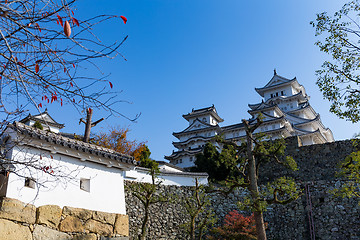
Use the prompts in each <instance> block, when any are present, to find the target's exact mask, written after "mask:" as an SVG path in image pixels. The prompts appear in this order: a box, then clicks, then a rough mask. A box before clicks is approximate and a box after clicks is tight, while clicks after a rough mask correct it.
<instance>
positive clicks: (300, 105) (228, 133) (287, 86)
mask: <svg viewBox="0 0 360 240" xmlns="http://www.w3.org/2000/svg"><path fill="white" fill-rule="evenodd" d="M255 90H256V92H257V93H258V94H259V95H260V96H261V97H262V98H263V99H262V101H261V102H260V103H256V104H249V105H248V106H249V108H250V110H248V113H249V114H250V115H251V118H250V119H249V122H250V124H251V122H254V121H255V120H256V117H257V116H258V115H259V114H262V116H263V119H262V120H263V124H261V126H260V127H259V128H258V129H257V130H256V131H255V132H264V133H266V134H267V136H268V137H269V138H271V139H276V138H280V137H284V138H286V137H290V136H299V137H300V140H301V143H302V145H311V144H321V143H326V142H333V141H334V137H333V134H332V132H331V130H330V129H329V128H326V127H324V125H323V124H322V122H321V119H320V115H319V114H318V113H316V112H315V110H314V109H313V108H312V107H311V105H310V103H309V98H310V97H309V96H308V95H307V94H306V91H305V88H304V87H303V86H302V85H300V84H299V82H298V81H297V79H296V78H293V79H287V78H284V77H282V76H279V75H278V74H277V73H276V71H275V70H274V76H273V77H272V78H271V80H270V81H269V82H268V83H267V84H266V85H265V86H264V87H262V88H255ZM183 118H184V119H185V120H187V121H188V122H189V126H188V127H187V128H186V129H184V130H183V131H181V132H174V133H173V135H174V136H175V137H176V138H177V139H178V141H177V142H173V145H174V147H175V148H176V149H177V150H176V151H173V153H172V154H171V155H170V156H165V159H167V160H170V163H172V164H174V165H177V166H179V167H182V168H188V167H191V166H193V165H194V162H195V159H196V157H195V155H196V154H197V153H200V152H201V151H202V149H203V147H204V146H205V144H206V143H207V142H209V141H210V142H212V143H215V142H214V139H213V137H214V136H216V135H222V136H223V137H224V138H225V139H226V140H233V141H235V142H237V143H238V144H240V143H241V141H242V140H243V139H244V138H245V128H244V125H243V124H242V123H238V124H233V125H229V126H223V127H221V126H220V125H219V124H220V123H221V122H223V121H224V120H223V119H222V118H221V117H220V116H219V115H218V113H217V111H216V108H215V106H214V105H213V106H211V107H207V108H201V109H192V111H191V112H190V113H188V114H185V115H183Z"/></svg>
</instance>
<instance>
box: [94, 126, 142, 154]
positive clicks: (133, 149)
mask: <svg viewBox="0 0 360 240" xmlns="http://www.w3.org/2000/svg"><path fill="white" fill-rule="evenodd" d="M129 131H130V130H129V129H128V128H114V127H113V128H111V129H110V130H109V132H107V133H99V134H97V135H96V136H95V137H94V138H93V139H92V140H91V143H93V144H96V145H98V146H102V147H105V148H109V149H112V150H114V151H116V152H119V153H124V154H128V155H131V156H133V157H134V158H135V159H136V160H137V161H139V157H140V155H141V152H142V151H143V150H144V149H145V148H146V146H145V143H144V142H138V141H136V140H129V139H128V133H129Z"/></svg>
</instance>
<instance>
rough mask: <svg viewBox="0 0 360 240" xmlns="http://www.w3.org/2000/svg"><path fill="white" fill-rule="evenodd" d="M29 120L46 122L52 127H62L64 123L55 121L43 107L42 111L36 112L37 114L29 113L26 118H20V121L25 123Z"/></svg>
mask: <svg viewBox="0 0 360 240" xmlns="http://www.w3.org/2000/svg"><path fill="white" fill-rule="evenodd" d="M30 120H33V121H39V122H40V123H42V124H47V125H50V126H52V127H57V128H60V129H61V128H63V127H64V124H61V123H58V122H56V121H55V120H54V119H53V118H52V117H51V116H50V115H49V113H48V112H47V109H45V111H44V112H42V113H40V114H37V115H31V114H29V115H28V116H27V117H26V118H24V119H22V120H20V122H21V123H26V122H28V121H30Z"/></svg>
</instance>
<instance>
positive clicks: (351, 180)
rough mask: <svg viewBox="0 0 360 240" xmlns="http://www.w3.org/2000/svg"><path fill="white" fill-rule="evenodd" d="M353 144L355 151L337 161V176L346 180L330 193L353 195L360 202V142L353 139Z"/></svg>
mask: <svg viewBox="0 0 360 240" xmlns="http://www.w3.org/2000/svg"><path fill="white" fill-rule="evenodd" d="M353 144H354V146H355V148H357V151H355V152H352V153H351V154H350V155H349V156H347V157H346V158H345V159H344V160H343V161H342V162H340V163H339V170H338V172H337V173H336V176H337V177H340V178H344V179H345V180H347V181H346V182H345V183H344V184H343V185H342V186H341V187H340V188H335V189H334V190H333V191H332V193H333V194H335V195H336V196H340V197H348V198H352V197H355V198H357V199H358V200H359V204H360V150H359V148H360V142H359V139H354V140H353Z"/></svg>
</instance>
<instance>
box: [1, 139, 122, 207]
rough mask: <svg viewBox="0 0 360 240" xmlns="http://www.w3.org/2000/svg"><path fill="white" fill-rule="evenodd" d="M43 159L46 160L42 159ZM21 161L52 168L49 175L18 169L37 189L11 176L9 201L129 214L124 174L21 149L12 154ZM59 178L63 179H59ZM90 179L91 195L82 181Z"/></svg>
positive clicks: (101, 166)
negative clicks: (81, 186)
mask: <svg viewBox="0 0 360 240" xmlns="http://www.w3.org/2000/svg"><path fill="white" fill-rule="evenodd" d="M40 155H41V156H42V157H41V158H42V159H40ZM12 157H13V159H14V160H17V161H24V160H25V161H29V160H33V161H36V162H34V164H37V163H38V162H39V163H40V166H41V167H44V168H45V171H46V167H50V166H51V168H49V169H48V170H47V172H50V173H51V170H53V171H54V173H52V174H48V173H45V172H44V171H42V170H37V171H36V170H34V169H31V168H28V167H24V166H23V165H17V166H16V167H17V169H16V174H19V175H20V176H26V177H30V178H33V179H35V180H36V182H37V184H36V185H35V189H33V188H29V187H25V186H24V184H25V180H24V178H23V177H20V176H17V175H16V174H15V173H11V174H10V175H9V184H8V190H7V194H6V196H7V197H10V198H16V199H19V200H20V201H23V202H26V203H32V204H34V205H35V206H41V205H47V204H54V205H59V206H60V207H63V206H71V207H79V208H86V209H90V210H98V211H104V212H111V213H120V214H126V209H125V195H124V181H123V171H121V169H117V168H108V167H106V166H104V165H100V164H97V163H93V162H88V161H84V162H82V161H80V160H79V159H77V158H74V157H70V156H66V155H62V154H56V153H55V154H51V153H50V152H48V151H42V150H40V149H36V148H31V147H25V146H19V147H15V148H14V149H13V151H12ZM56 174H60V175H62V176H60V177H58V178H56V177H55V176H56ZM81 178H83V179H90V191H89V192H88V191H84V190H82V189H80V179H81Z"/></svg>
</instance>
